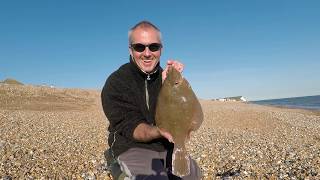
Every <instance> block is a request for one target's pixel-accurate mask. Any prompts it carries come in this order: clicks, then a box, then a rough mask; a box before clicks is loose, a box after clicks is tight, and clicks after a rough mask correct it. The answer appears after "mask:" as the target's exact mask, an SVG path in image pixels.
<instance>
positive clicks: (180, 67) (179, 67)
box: [162, 60, 184, 82]
mask: <svg viewBox="0 0 320 180" xmlns="http://www.w3.org/2000/svg"><path fill="white" fill-rule="evenodd" d="M169 66H172V67H174V68H175V69H176V70H177V71H179V72H180V73H182V71H183V69H184V65H183V64H182V63H181V62H179V61H175V60H168V61H167V66H166V68H165V69H164V70H163V72H162V82H163V81H164V80H165V79H166V78H167V72H168V68H169Z"/></svg>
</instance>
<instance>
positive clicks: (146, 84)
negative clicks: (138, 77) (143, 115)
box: [144, 74, 150, 110]
mask: <svg viewBox="0 0 320 180" xmlns="http://www.w3.org/2000/svg"><path fill="white" fill-rule="evenodd" d="M148 80H150V74H148V75H147V79H145V80H144V85H145V90H146V104H147V108H148V110H149V92H148Z"/></svg>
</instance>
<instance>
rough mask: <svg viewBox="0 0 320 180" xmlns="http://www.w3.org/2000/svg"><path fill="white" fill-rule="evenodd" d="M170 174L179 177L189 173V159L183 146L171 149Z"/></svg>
mask: <svg viewBox="0 0 320 180" xmlns="http://www.w3.org/2000/svg"><path fill="white" fill-rule="evenodd" d="M172 174H174V175H176V176H179V177H182V176H186V175H189V174H190V159H189V156H188V154H187V150H186V148H185V147H182V148H176V147H174V149H173V154H172Z"/></svg>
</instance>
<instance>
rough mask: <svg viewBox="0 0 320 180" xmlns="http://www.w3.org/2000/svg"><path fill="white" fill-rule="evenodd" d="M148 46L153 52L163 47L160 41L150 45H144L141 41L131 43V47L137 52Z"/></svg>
mask: <svg viewBox="0 0 320 180" xmlns="http://www.w3.org/2000/svg"><path fill="white" fill-rule="evenodd" d="M146 47H148V48H149V50H150V51H151V52H156V51H159V49H160V48H161V47H162V44H159V43H151V44H148V45H144V44H141V43H137V44H131V48H133V49H134V50H135V51H137V52H143V51H144V50H145V49H146Z"/></svg>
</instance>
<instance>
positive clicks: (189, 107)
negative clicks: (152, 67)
mask: <svg viewBox="0 0 320 180" xmlns="http://www.w3.org/2000/svg"><path fill="white" fill-rule="evenodd" d="M155 118H156V125H157V127H159V128H161V129H164V130H166V131H168V132H169V133H170V134H171V135H172V137H173V141H174V150H173V154H172V173H173V174H174V175H177V176H180V177H182V176H186V175H188V174H190V159H189V155H188V153H187V151H186V148H185V143H186V141H187V140H188V137H189V135H190V132H191V131H195V130H197V129H198V128H199V127H200V125H201V123H202V121H203V112H202V108H201V105H200V103H199V100H198V99H197V97H196V95H195V94H194V92H193V91H192V89H191V86H190V85H189V83H188V81H187V80H186V79H184V78H183V77H182V76H181V73H180V72H178V71H177V70H176V69H175V68H173V67H169V69H168V72H167V78H166V79H165V81H164V82H163V85H162V87H161V90H160V94H159V96H158V101H157V107H156V117H155Z"/></svg>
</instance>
